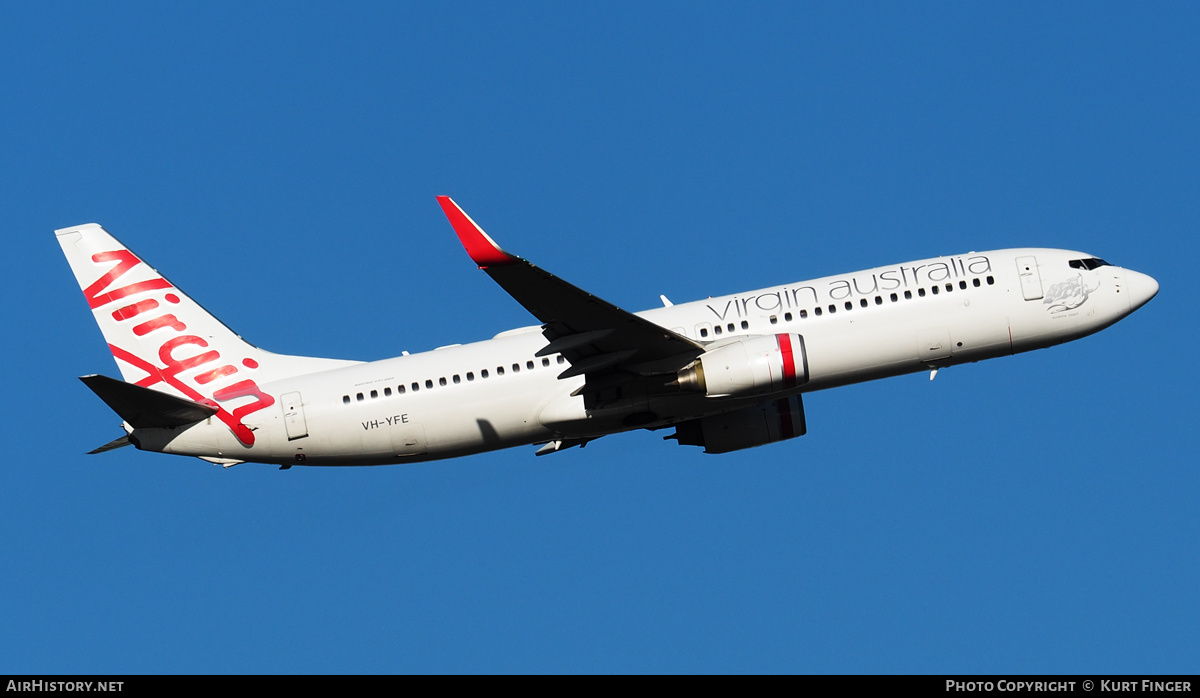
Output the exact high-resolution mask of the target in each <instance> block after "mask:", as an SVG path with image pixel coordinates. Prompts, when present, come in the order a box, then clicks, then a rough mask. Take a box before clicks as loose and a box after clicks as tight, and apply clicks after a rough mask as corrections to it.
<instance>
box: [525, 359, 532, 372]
mask: <svg viewBox="0 0 1200 698" xmlns="http://www.w3.org/2000/svg"><path fill="white" fill-rule="evenodd" d="M525 368H527V369H529V370H530V371H532V370H533V362H532V361H526V362H525Z"/></svg>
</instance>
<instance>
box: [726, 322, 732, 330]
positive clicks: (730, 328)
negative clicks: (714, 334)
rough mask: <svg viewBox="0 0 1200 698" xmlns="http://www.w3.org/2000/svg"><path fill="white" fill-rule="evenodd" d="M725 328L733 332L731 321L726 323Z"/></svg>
mask: <svg viewBox="0 0 1200 698" xmlns="http://www.w3.org/2000/svg"><path fill="white" fill-rule="evenodd" d="M725 329H727V330H729V331H730V332H733V323H732V322H731V323H729V324H728V325H726V326H725Z"/></svg>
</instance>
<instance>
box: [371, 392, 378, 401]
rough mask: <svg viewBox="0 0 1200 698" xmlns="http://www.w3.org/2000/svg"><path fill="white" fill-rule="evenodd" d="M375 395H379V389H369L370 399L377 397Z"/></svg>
mask: <svg viewBox="0 0 1200 698" xmlns="http://www.w3.org/2000/svg"><path fill="white" fill-rule="evenodd" d="M377 397H379V391H378V390H372V391H371V399H372V400H374V399H375V398H377Z"/></svg>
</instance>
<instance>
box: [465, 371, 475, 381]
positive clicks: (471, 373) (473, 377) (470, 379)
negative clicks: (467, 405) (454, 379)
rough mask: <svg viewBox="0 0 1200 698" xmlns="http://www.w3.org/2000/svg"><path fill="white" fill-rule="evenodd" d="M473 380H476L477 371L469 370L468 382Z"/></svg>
mask: <svg viewBox="0 0 1200 698" xmlns="http://www.w3.org/2000/svg"><path fill="white" fill-rule="evenodd" d="M473 380H475V372H474V371H467V382H468V383H470V382H471V381H473Z"/></svg>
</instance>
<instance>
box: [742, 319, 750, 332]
mask: <svg viewBox="0 0 1200 698" xmlns="http://www.w3.org/2000/svg"><path fill="white" fill-rule="evenodd" d="M742 329H743V330H748V329H750V323H748V322H746V321H745V320H742Z"/></svg>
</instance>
